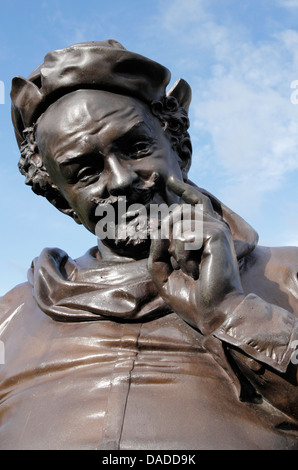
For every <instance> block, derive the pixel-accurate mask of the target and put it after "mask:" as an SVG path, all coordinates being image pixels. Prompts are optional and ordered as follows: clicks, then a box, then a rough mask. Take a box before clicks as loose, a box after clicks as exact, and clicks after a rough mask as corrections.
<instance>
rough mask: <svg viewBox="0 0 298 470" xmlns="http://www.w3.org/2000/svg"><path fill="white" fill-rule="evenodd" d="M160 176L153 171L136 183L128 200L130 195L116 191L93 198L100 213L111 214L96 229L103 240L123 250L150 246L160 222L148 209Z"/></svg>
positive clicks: (141, 249) (145, 249) (139, 249)
mask: <svg viewBox="0 0 298 470" xmlns="http://www.w3.org/2000/svg"><path fill="white" fill-rule="evenodd" d="M158 179H159V175H158V174H157V173H152V175H151V176H150V178H149V179H148V180H146V181H142V182H139V183H138V184H136V185H134V186H133V187H132V188H131V192H130V194H129V197H128V200H126V196H113V195H111V196H109V197H107V198H105V199H102V198H98V197H93V198H92V202H93V204H95V205H96V212H97V211H98V210H99V212H100V213H107V214H110V217H109V218H108V217H107V220H106V221H104V219H101V220H100V221H99V224H101V229H102V230H101V231H98V230H96V235H97V236H98V238H99V239H100V240H101V241H102V243H104V244H105V245H106V246H109V247H110V248H112V249H114V250H116V251H121V252H125V251H131V250H132V251H133V250H136V251H147V250H149V248H150V233H151V232H152V230H153V226H154V227H155V226H156V224H155V223H154V224H152V221H151V220H150V217H149V214H148V209H149V206H150V203H151V202H152V201H153V197H154V193H155V192H156V185H157V181H158ZM126 207H128V209H126ZM112 219H113V220H112ZM97 227H98V225H97ZM104 232H105V233H104ZM105 234H106V235H105ZM103 235H104V236H103Z"/></svg>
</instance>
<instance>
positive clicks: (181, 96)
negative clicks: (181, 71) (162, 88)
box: [167, 78, 192, 113]
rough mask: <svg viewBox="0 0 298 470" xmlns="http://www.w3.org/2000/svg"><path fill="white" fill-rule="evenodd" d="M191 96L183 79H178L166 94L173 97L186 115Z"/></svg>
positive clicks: (188, 87)
mask: <svg viewBox="0 0 298 470" xmlns="http://www.w3.org/2000/svg"><path fill="white" fill-rule="evenodd" d="M191 95H192V93H191V88H190V86H189V84H188V83H187V82H186V81H185V80H183V78H179V80H177V81H176V82H175V83H174V85H173V86H172V88H171V89H170V90H169V91H168V92H167V96H174V98H176V100H177V101H178V103H179V105H180V106H182V107H183V108H184V109H185V110H186V111H187V113H188V110H189V106H190V102H191Z"/></svg>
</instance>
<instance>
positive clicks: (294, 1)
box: [277, 0, 298, 8]
mask: <svg viewBox="0 0 298 470" xmlns="http://www.w3.org/2000/svg"><path fill="white" fill-rule="evenodd" d="M277 4H278V5H279V6H281V7H284V8H298V0H277Z"/></svg>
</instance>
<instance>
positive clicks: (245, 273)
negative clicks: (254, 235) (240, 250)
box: [241, 246, 298, 312]
mask: <svg viewBox="0 0 298 470" xmlns="http://www.w3.org/2000/svg"><path fill="white" fill-rule="evenodd" d="M241 279H242V284H243V287H244V290H245V291H246V293H251V292H253V293H255V294H257V295H259V296H260V297H262V298H263V299H264V300H266V301H267V302H270V303H273V304H276V305H279V306H280V307H283V308H285V309H287V310H290V311H297V312H298V247H291V246H290V247H264V246H257V247H256V248H255V250H253V252H252V253H250V254H249V255H248V256H247V257H246V259H245V262H244V263H243V267H242V268H241Z"/></svg>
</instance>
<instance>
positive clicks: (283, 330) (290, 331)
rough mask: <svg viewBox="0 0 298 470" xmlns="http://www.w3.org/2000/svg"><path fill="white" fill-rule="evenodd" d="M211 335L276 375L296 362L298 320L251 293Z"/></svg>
mask: <svg viewBox="0 0 298 470" xmlns="http://www.w3.org/2000/svg"><path fill="white" fill-rule="evenodd" d="M213 335H214V336H215V337H217V338H218V339H220V340H221V341H224V342H225V343H227V344H229V345H231V346H235V347H237V348H238V349H239V350H240V351H242V352H243V353H245V354H246V355H248V356H250V357H251V358H253V359H255V360H257V361H260V362H262V363H264V364H265V365H268V366H270V367H272V368H273V369H275V370H276V371H278V372H281V373H284V372H286V370H287V368H288V366H289V364H290V362H291V361H292V362H296V363H297V362H298V361H297V360H296V359H297V353H296V352H295V351H296V348H297V346H298V320H297V318H296V317H295V316H294V315H293V314H291V313H290V312H288V311H287V310H285V309H283V308H281V307H278V306H275V305H271V304H269V303H267V302H265V301H264V300H263V299H261V298H260V297H258V296H257V295H255V294H249V295H247V296H246V297H245V298H244V299H243V300H242V302H241V303H240V304H239V305H238V306H237V308H236V309H235V310H234V311H233V312H232V313H231V314H230V315H228V317H227V318H226V320H225V321H224V323H222V324H221V326H220V327H219V328H218V329H217V330H216V331H215V332H213Z"/></svg>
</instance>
